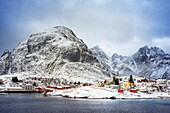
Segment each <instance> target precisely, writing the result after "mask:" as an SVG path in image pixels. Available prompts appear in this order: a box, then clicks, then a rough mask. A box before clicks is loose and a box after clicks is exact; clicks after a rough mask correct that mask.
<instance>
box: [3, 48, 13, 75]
mask: <svg viewBox="0 0 170 113" xmlns="http://www.w3.org/2000/svg"><path fill="white" fill-rule="evenodd" d="M10 63H11V53H10V52H9V50H5V51H4V52H3V54H2V55H1V58H0V74H7V73H8V70H9V68H10Z"/></svg>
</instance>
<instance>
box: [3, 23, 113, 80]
mask: <svg viewBox="0 0 170 113" xmlns="http://www.w3.org/2000/svg"><path fill="white" fill-rule="evenodd" d="M10 55H11V72H12V73H18V72H35V73H42V74H48V75H49V76H53V77H58V78H64V79H67V80H70V81H84V82H85V81H86V82H87V81H92V82H94V81H101V80H103V79H107V78H108V77H110V76H112V75H111V73H109V72H108V71H105V67H104V65H102V64H100V63H99V61H98V59H96V57H95V56H94V55H93V54H92V52H91V51H90V50H89V49H88V47H87V46H86V45H85V44H84V42H83V41H82V40H81V39H79V38H77V37H76V36H75V34H74V33H73V31H72V30H70V29H68V28H66V27H62V26H56V27H53V28H50V29H47V30H45V31H44V32H40V33H36V34H32V35H31V36H30V37H29V39H28V40H26V41H24V42H21V43H20V44H18V46H17V47H16V48H14V49H13V51H12V52H11V54H10ZM1 66H2V65H1ZM5 69H6V68H5ZM8 69H9V68H7V70H8ZM1 74H5V73H2V71H1Z"/></svg>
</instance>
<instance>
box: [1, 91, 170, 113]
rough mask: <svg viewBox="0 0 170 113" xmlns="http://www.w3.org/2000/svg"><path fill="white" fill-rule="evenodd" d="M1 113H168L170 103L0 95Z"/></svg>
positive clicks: (169, 101) (160, 100)
mask: <svg viewBox="0 0 170 113" xmlns="http://www.w3.org/2000/svg"><path fill="white" fill-rule="evenodd" d="M0 113H170V99H153V100H152V99H151V100H137V99H136V100H110V99H108V100H106V99H99V100H98V99H68V98H63V97H45V96H43V95H42V94H5V95H2V94H0Z"/></svg>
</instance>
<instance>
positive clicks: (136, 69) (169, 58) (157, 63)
mask: <svg viewBox="0 0 170 113" xmlns="http://www.w3.org/2000/svg"><path fill="white" fill-rule="evenodd" d="M91 50H92V51H93V54H94V55H96V57H97V58H98V60H100V62H104V64H107V66H109V67H110V69H111V70H112V71H114V72H116V73H117V74H118V75H125V76H126V75H131V74H132V75H138V76H146V77H148V78H149V77H150V78H156V79H157V78H167V79H169V78H170V55H169V54H165V52H164V51H163V50H162V49H160V48H158V47H151V48H149V47H148V46H144V47H142V48H140V49H139V50H138V51H137V52H136V53H135V54H133V55H132V56H121V55H118V54H116V53H114V54H113V55H112V57H110V58H109V57H108V56H107V55H106V54H105V53H104V52H103V50H102V49H101V50H100V48H96V47H94V48H92V49H91ZM100 56H101V57H100ZM102 56H103V57H102Z"/></svg>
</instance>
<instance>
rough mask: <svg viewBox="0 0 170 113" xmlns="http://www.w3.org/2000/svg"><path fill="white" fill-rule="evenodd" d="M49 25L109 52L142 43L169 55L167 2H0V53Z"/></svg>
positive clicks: (132, 49)
mask: <svg viewBox="0 0 170 113" xmlns="http://www.w3.org/2000/svg"><path fill="white" fill-rule="evenodd" d="M54 26H65V27H68V28H70V29H72V30H73V32H74V33H75V34H76V35H77V37H78V38H81V39H83V41H84V42H85V43H86V44H87V45H88V47H89V48H91V47H93V46H95V45H100V47H101V48H102V49H103V50H104V51H105V52H106V53H107V54H108V55H109V56H111V55H112V54H113V53H118V54H121V55H132V54H133V53H135V52H136V51H137V50H138V49H139V48H140V47H142V46H145V45H148V46H149V47H150V46H157V47H160V48H162V49H163V50H164V51H165V52H166V53H170V49H169V48H170V1H169V0H0V53H2V51H3V50H4V49H10V50H12V48H14V47H16V45H17V44H18V43H19V42H21V41H24V40H26V39H28V37H29V36H30V35H31V34H32V33H36V32H40V31H43V30H44V29H47V28H50V27H54Z"/></svg>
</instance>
